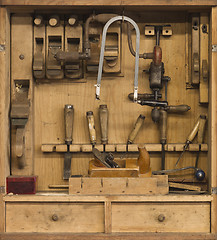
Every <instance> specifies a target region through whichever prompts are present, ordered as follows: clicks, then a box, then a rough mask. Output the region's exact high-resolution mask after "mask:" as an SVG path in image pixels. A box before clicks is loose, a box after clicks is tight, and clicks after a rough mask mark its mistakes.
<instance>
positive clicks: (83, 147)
mask: <svg viewBox="0 0 217 240" xmlns="http://www.w3.org/2000/svg"><path fill="white" fill-rule="evenodd" d="M81 151H82V152H92V145H90V144H89V145H81Z"/></svg>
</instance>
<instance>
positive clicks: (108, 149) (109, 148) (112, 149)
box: [105, 144, 115, 152]
mask: <svg viewBox="0 0 217 240" xmlns="http://www.w3.org/2000/svg"><path fill="white" fill-rule="evenodd" d="M105 151H106V152H115V145H111V144H109V145H105Z"/></svg>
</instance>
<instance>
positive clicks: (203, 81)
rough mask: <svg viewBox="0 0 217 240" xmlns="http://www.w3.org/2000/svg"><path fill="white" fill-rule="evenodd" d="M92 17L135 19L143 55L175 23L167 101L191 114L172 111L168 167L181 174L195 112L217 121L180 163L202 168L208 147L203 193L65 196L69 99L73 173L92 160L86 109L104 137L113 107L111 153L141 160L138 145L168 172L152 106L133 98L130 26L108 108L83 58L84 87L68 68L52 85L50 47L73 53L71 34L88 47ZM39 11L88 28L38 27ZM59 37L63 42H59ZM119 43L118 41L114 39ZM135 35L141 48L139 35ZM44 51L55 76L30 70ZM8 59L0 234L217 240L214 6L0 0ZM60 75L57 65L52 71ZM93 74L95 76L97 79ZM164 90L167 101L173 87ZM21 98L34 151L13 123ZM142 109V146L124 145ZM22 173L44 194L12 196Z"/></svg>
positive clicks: (3, 78)
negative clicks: (160, 29) (155, 28)
mask: <svg viewBox="0 0 217 240" xmlns="http://www.w3.org/2000/svg"><path fill="white" fill-rule="evenodd" d="M92 13H97V14H98V13H115V14H118V15H123V14H124V15H125V16H129V17H131V18H132V19H134V20H135V22H137V23H138V25H139V28H140V32H141V43H140V46H141V47H140V52H141V53H142V52H151V51H152V50H153V47H154V44H155V37H154V36H152V32H149V31H152V30H150V29H149V30H147V31H148V32H145V26H146V25H152V24H155V25H157V24H167V25H170V26H171V29H172V33H171V36H165V37H164V36H162V37H161V40H160V41H161V42H160V45H161V47H162V51H163V62H164V64H165V75H168V76H170V77H171V81H170V82H169V83H168V96H167V98H168V102H169V103H170V104H173V105H176V104H182V103H183V104H189V105H190V106H191V110H190V111H189V112H187V113H185V114H183V115H176V114H174V115H172V114H171V115H170V116H168V133H167V134H168V135H167V143H166V145H165V151H166V169H172V168H173V167H174V164H175V162H176V160H177V159H178V157H179V155H180V153H181V152H182V150H183V146H184V143H185V141H186V137H187V136H188V134H189V132H190V131H191V129H192V128H193V126H194V124H195V122H196V121H197V118H198V116H199V115H200V114H206V116H207V117H208V124H207V126H206V132H205V140H204V143H203V144H201V146H199V144H197V142H196V141H194V142H193V143H192V144H190V145H189V148H188V150H187V151H186V153H185V155H184V156H183V159H182V161H181V162H180V165H179V166H180V167H184V166H192V165H194V163H195V159H196V155H197V152H198V151H200V157H199V167H200V168H202V169H203V170H204V171H205V173H206V179H205V180H204V181H203V182H202V184H204V185H205V193H203V194H194V193H195V191H194V192H190V191H188V192H184V191H181V192H180V191H178V192H173V193H171V192H170V193H169V194H166V195H160V194H156V195H145V194H144V195H143V194H131V195H127V194H123V193H122V194H116V195H114V194H109V195H108V194H107V195H103V194H102V195H101V194H98V195H97V194H96V195H94V194H89V195H88V194H87V195H82V194H80V195H79V194H70V195H69V194H68V191H67V188H68V181H65V180H63V179H62V170H63V160H64V153H65V152H66V151H67V145H66V144H64V123H63V121H64V120H63V109H64V105H65V104H73V106H74V109H75V116H74V117H75V119H74V132H73V143H72V144H71V145H70V152H71V153H72V156H73V157H72V166H71V170H72V172H71V173H72V174H79V175H85V176H86V175H87V174H88V163H89V161H90V160H91V159H92V158H93V156H92V154H91V151H92V145H91V144H90V143H89V139H88V131H87V123H86V117H85V113H86V112H87V111H93V112H94V114H95V125H96V133H97V136H100V129H99V119H98V117H97V114H98V112H97V111H98V107H99V104H107V105H108V110H109V143H108V144H107V145H106V146H105V151H106V152H112V153H114V154H115V156H117V157H118V158H122V156H123V154H125V155H127V157H129V158H136V157H137V156H138V144H140V143H143V144H145V146H146V148H147V150H148V151H149V153H150V157H151V167H152V170H155V171H156V170H159V169H160V167H161V165H160V160H161V154H160V153H161V151H162V145H161V144H160V143H159V131H158V126H157V125H155V124H154V123H153V122H152V120H151V108H150V107H147V106H146V107H144V106H140V105H138V104H135V103H133V102H130V101H129V99H128V98H127V96H128V94H129V93H131V92H132V91H133V78H134V66H135V65H134V60H135V58H134V57H133V56H132V55H131V54H130V51H129V49H128V44H127V35H126V31H127V30H126V26H125V25H124V24H123V23H121V24H120V25H115V27H113V28H112V30H111V31H110V35H111V36H113V37H114V35H115V36H116V35H117V36H118V38H117V39H118V40H117V41H116V44H117V46H116V47H117V48H118V49H119V51H118V53H117V52H112V53H111V54H112V57H113V58H115V57H117V56H118V58H119V59H118V64H117V65H116V67H115V70H114V73H112V74H113V75H109V71H110V72H111V68H110V67H108V66H107V67H105V68H104V75H103V79H102V88H101V100H100V102H97V101H96V100H95V86H94V84H96V77H97V72H96V71H95V70H96V68H97V67H96V65H94V64H95V62H88V61H87V62H85V61H84V62H85V63H82V62H79V63H78V64H77V65H76V68H79V71H77V72H76V74H77V75H76V78H79V79H76V80H75V79H74V78H73V76H72V75H70V74H71V72H70V71H68V72H64V73H63V72H61V73H60V75H61V74H63V75H64V74H65V76H67V77H65V78H62V79H56V80H54V81H53V79H52V77H51V75H52V73H51V72H49V71H48V70H50V69H52V67H51V68H49V67H48V65H49V64H50V65H49V66H53V65H52V64H53V62H52V59H51V60H50V59H49V53H48V51H49V49H50V48H51V47H52V46H53V45H52V44H53V43H55V44H56V42H57V43H58V44H60V45H58V46H57V47H60V48H64V47H65V48H66V46H68V49H70V46H71V45H70V44H71V43H72V42H71V41H70V40H68V41H67V37H68V39H70V38H76V39H80V42H79V41H77V40H76V41H75V42H73V44H74V43H75V44H77V45H76V47H77V49H79V51H81V50H82V44H81V43H82V38H83V33H82V31H83V29H82V26H83V25H82V24H83V23H84V21H85V19H87V17H88V16H90V15H91V14H92ZM38 15H42V16H43V17H45V19H47V18H48V17H49V16H52V15H58V16H60V18H61V21H65V20H64V19H66V18H65V17H66V16H67V17H69V16H71V15H73V16H74V15H77V16H79V24H80V25H79V26H78V27H77V28H76V30H75V31H74V32H73V31H71V30H70V28H69V27H66V26H65V27H64V28H61V26H60V27H57V28H52V27H46V30H45V27H44V30H40V29H39V28H36V27H34V24H38V25H40V23H39V22H38V21H40V19H37V21H36V22H35V23H34V19H35V16H38ZM198 19H199V20H198ZM197 21H199V25H197V24H198V22H197ZM50 24H53V23H50ZM60 25H61V24H60ZM196 25H197V26H196ZM120 26H121V27H120ZM196 27H198V29H197V31H198V32H197V34H199V35H200V37H199V38H198V36H195V35H194V36H193V34H192V31H193V30H192V29H194V28H196ZM205 28H206V29H205ZM63 29H64V30H63ZM171 29H169V30H170V31H171ZM63 31H64V32H63ZM112 31H113V32H112ZM166 31H168V30H166ZM90 32H91V34H92V36H99V39H100V40H101V38H100V36H101V35H100V34H102V27H98V26H97V27H96V25H94V24H93V25H91V29H90ZM114 32H115V34H114ZM73 34H74V35H73ZM145 34H146V35H145ZM148 34H150V36H147V35H148ZM59 35H61V37H62V42H59V39H60V38H58V37H56V36H59ZM50 36H51V38H49V37H50ZM52 37H53V38H52ZM113 37H111V38H109V40H111V41H113V39H116V37H114V38H113ZM50 39H51V40H50ZM63 39H64V40H65V41H63ZM99 39H98V40H97V39H93V41H92V43H96V42H97V41H98V42H99V46H100V41H99ZM132 39H133V43H134V41H135V33H134V32H133V33H132ZM197 40H198V42H197ZM49 41H50V42H49ZM55 41H56V42H55ZM48 43H50V44H51V45H49V44H48ZM46 44H48V45H46ZM94 46H95V47H94V49H95V51H99V46H97V45H94ZM55 47H56V45H55ZM134 48H135V45H134ZM39 49H40V51H39ZM115 49H116V48H115ZM37 51H39V52H40V53H41V54H42V55H43V54H44V56H46V64H48V65H46V67H47V70H45V71H47V73H46V75H45V77H44V78H41V79H40V78H39V79H36V77H35V76H36V75H34V74H33V70H34V69H36V70H37V71H38V70H39V71H41V72H40V74H42V75H43V74H44V73H43V71H44V69H43V68H40V66H41V65H40V61H39V62H37V64H36V65H34V63H33V62H34V60H35V59H36V57H38V56H39V60H40V56H41V55H35V54H36V53H38V52H37ZM198 51H199V58H198V55H197V54H198ZM111 54H110V55H109V54H108V53H107V55H106V57H108V59H109V57H111ZM47 56H48V57H47ZM203 60H205V62H204V61H203ZM48 61H50V62H48ZM0 62H1V67H0V99H1V101H0V239H4V240H6V239H7V240H8V239H10V240H13V239H55V240H56V239H79V240H80V239H82V240H85V239H89V240H90V239H94V240H95V239H97V240H98V239H109V240H110V239H116V240H118V239H137V240H140V239H141V240H142V239H201V240H202V239H216V238H217V195H216V194H217V153H216V149H217V134H216V133H217V94H216V92H217V69H216V66H217V1H216V0H206V1H205V0H183V1H179V0H167V1H166V0H154V1H150V0H142V1H140V0H135V1H129V0H115V1H114V0H110V1H103V0H98V1H97V0H91V1H90V0H83V1H81V0H80V1H77V0H74V1H73V0H63V1H57V0H53V1H50V0H43V1H38V0H32V1H28V0H25V1H24V0H1V1H0ZM150 62H151V60H144V59H140V63H139V92H141V93H144V92H147V91H148V90H150V88H149V83H148V74H146V73H145V71H143V70H148V68H149V65H150ZM85 64H86V65H85ZM60 68H61V67H60V66H59V65H56V66H54V68H53V69H60ZM69 69H70V66H69ZM92 70H94V71H95V72H94V73H91V71H92ZM88 71H89V72H88ZM50 74H51V75H50ZM57 78H58V77H57ZM70 78H71V79H70ZM43 80H44V82H43ZM192 81H193V83H192ZM197 81H199V82H200V85H198V83H197ZM195 86H196V87H195ZM20 90H21V91H20ZM19 94H23V95H22V96H21V95H19ZM162 95H163V97H164V91H162ZM20 98H22V99H24V100H23V102H22V103H23V104H24V105H23V106H25V108H24V109H25V111H24V112H22V119H28V121H27V122H26V121H24V122H22V124H23V125H22V126H24V128H25V146H24V145H23V142H22V138H19V137H20V136H22V129H19V130H18V127H17V126H20V125H19V124H20V123H19V124H17V125H16V123H15V125H13V123H11V120H12V118H13V117H14V116H16V114H15V113H16V111H15V112H13V114H12V113H11V111H12V109H14V106H16V107H17V106H18V105H16V103H17V99H18V100H19V99H20ZM18 102H19V101H18ZM16 109H17V108H16ZM141 113H142V114H144V115H145V116H146V119H145V121H144V125H143V126H142V128H141V131H140V132H139V134H138V136H137V138H136V140H135V143H134V144H132V145H127V144H126V142H127V136H128V135H129V133H130V130H131V129H132V127H133V124H134V123H135V121H136V119H137V117H138V116H139V114H141ZM15 118H16V117H15ZM14 126H16V127H14ZM20 132H21V135H19V134H20ZM16 134H17V135H16ZM16 136H17V137H16ZM96 147H97V148H98V149H99V150H100V151H103V149H104V148H103V145H102V144H101V143H100V140H99V138H98V139H97V144H96ZM199 147H200V149H199ZM20 153H25V161H24V164H25V167H19V162H18V161H17V158H16V157H15V156H16V154H20ZM21 155H22V154H21ZM187 174H188V175H187V177H186V176H185V177H183V175H180V177H179V181H180V182H183V183H188V182H190V183H191V184H193V185H194V184H196V185H197V184H198V182H197V181H195V180H193V177H192V176H193V175H192V171H189V172H187ZM17 175H18V176H19V175H25V176H31V175H36V176H37V177H38V192H37V193H36V194H35V195H13V194H6V178H7V177H8V176H17ZM175 177H177V174H175V176H174V178H175ZM183 179H184V180H183ZM171 186H172V185H171ZM36 233H37V234H36Z"/></svg>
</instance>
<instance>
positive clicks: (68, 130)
mask: <svg viewBox="0 0 217 240" xmlns="http://www.w3.org/2000/svg"><path fill="white" fill-rule="evenodd" d="M64 120H65V143H66V144H71V143H72V133H73V120H74V108H73V105H69V104H67V105H65V108H64Z"/></svg>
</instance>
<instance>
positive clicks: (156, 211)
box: [112, 203, 210, 233]
mask: <svg viewBox="0 0 217 240" xmlns="http://www.w3.org/2000/svg"><path fill="white" fill-rule="evenodd" d="M112 232H206V233H208V232H210V204H209V203H193V204H191V203H186V204H185V203H161V204H159V203H158V204H154V203H152V204H147V203H113V204H112Z"/></svg>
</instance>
